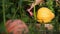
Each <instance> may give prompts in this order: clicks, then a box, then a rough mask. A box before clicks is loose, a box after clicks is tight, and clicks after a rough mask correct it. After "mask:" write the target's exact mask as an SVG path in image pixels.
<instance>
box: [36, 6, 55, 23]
mask: <svg viewBox="0 0 60 34" xmlns="http://www.w3.org/2000/svg"><path fill="white" fill-rule="evenodd" d="M54 17H55V15H54V13H53V12H52V11H51V10H50V9H48V8H46V7H42V8H40V9H38V11H37V21H38V22H40V23H43V22H44V23H48V22H51V20H52V19H53V18H54Z"/></svg>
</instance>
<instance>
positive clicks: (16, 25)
mask: <svg viewBox="0 0 60 34" xmlns="http://www.w3.org/2000/svg"><path fill="white" fill-rule="evenodd" d="M6 28H7V31H8V33H9V34H10V33H13V34H18V33H19V34H22V33H25V34H26V33H28V27H27V25H26V24H25V23H24V22H23V21H21V20H19V19H16V20H8V21H7V22H6Z"/></svg>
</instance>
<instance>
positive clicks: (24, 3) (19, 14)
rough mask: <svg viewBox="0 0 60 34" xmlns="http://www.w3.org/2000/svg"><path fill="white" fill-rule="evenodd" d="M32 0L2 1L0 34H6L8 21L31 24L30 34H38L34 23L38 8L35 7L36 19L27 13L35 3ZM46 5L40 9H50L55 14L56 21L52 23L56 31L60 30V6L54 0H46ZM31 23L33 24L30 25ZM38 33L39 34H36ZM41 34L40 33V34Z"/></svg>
mask: <svg viewBox="0 0 60 34" xmlns="http://www.w3.org/2000/svg"><path fill="white" fill-rule="evenodd" d="M33 1H34V0H33ZM33 1H32V0H0V33H1V32H5V26H4V24H5V22H6V21H7V20H8V19H21V20H23V21H24V22H25V23H28V24H29V30H30V32H29V34H37V33H38V31H35V30H36V29H35V25H34V26H33V24H34V23H37V21H35V18H36V14H35V12H36V10H37V8H38V7H36V6H35V8H34V9H33V11H34V12H33V13H34V16H35V17H30V16H29V13H28V12H27V11H26V10H27V9H28V8H29V6H30V4H31V3H32V2H33ZM44 3H45V4H42V6H41V5H40V6H39V7H43V6H45V7H48V8H49V9H51V10H52V11H53V12H54V13H55V16H56V17H55V19H53V20H52V23H51V24H53V25H54V26H55V27H54V29H55V30H59V28H60V6H58V5H57V4H56V2H55V1H54V0H46V2H44ZM30 23H31V24H30ZM35 32H37V33H35ZM38 34H39V33H38Z"/></svg>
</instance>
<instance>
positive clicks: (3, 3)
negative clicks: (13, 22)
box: [2, 0, 8, 34]
mask: <svg viewBox="0 0 60 34" xmlns="http://www.w3.org/2000/svg"><path fill="white" fill-rule="evenodd" d="M4 5H5V2H4V0H2V8H3V10H2V11H3V23H4V27H5V21H6V20H5V6H4ZM5 31H6V34H8V32H7V30H6V27H5Z"/></svg>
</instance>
